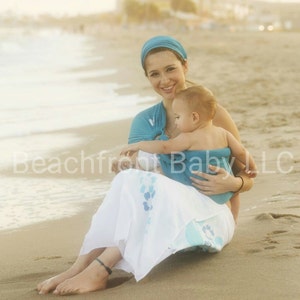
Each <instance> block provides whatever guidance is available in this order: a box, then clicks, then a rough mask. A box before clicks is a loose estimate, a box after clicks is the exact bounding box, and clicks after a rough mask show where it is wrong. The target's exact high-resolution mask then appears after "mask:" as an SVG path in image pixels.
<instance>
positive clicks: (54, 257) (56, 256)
mask: <svg viewBox="0 0 300 300" xmlns="http://www.w3.org/2000/svg"><path fill="white" fill-rule="evenodd" d="M58 258H62V256H59V255H54V256H39V257H36V258H35V259H34V260H35V261H37V260H41V259H47V260H51V259H58Z"/></svg>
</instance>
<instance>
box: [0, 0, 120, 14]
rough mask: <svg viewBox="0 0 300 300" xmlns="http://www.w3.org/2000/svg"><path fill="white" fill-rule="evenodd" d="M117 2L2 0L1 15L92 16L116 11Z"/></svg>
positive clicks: (106, 0) (100, 0) (99, 0)
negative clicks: (7, 12)
mask: <svg viewBox="0 0 300 300" xmlns="http://www.w3.org/2000/svg"><path fill="white" fill-rule="evenodd" d="M115 7H116V0H0V13H3V12H6V11H9V10H10V11H12V12H13V13H17V14H22V15H23V14H26V15H27V14H28V15H37V14H43V13H48V14H55V15H56V14H68V15H77V14H79V13H80V14H90V13H99V12H105V11H110V10H114V9H115Z"/></svg>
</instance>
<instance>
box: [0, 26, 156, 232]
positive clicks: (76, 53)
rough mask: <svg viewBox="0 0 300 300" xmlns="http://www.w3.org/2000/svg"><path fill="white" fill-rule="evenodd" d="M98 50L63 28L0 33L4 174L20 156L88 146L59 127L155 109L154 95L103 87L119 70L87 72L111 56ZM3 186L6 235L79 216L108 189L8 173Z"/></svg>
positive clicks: (0, 205)
mask: <svg viewBox="0 0 300 300" xmlns="http://www.w3.org/2000/svg"><path fill="white" fill-rule="evenodd" d="M93 47H94V43H93V41H92V37H88V36H83V35H79V34H70V33H66V32H62V31H60V30H57V29H36V28H3V27H2V28H1V29H0V70H1V76H0V173H1V170H2V171H3V170H4V169H7V168H10V167H11V166H12V165H13V164H14V159H15V158H14V157H15V156H14V154H15V153H16V152H18V153H19V152H24V153H27V154H28V158H29V159H30V158H34V157H36V156H38V155H41V156H47V153H50V152H52V151H57V150H63V149H65V148H67V147H70V146H74V145H76V144H79V143H81V142H82V140H80V139H79V138H78V137H77V136H73V135H71V134H58V133H57V134H53V133H52V131H54V130H60V129H66V128H76V127H81V126H84V125H90V124H96V123H101V122H107V121H115V120H120V119H125V118H129V117H132V116H134V115H135V114H136V113H137V112H138V111H140V110H141V109H144V108H146V107H147V106H148V105H149V104H147V102H148V101H149V99H150V98H145V97H144V98H143V97H139V96H138V95H127V96H121V95H118V93H117V89H118V88H119V87H120V86H119V85H118V84H116V83H114V82H111V83H107V82H106V83H101V78H103V77H105V76H106V75H109V74H115V73H117V72H118V70H117V69H99V70H92V69H91V68H85V66H91V65H93V64H95V63H98V62H99V61H100V62H101V60H102V59H104V57H103V55H101V53H99V56H95V54H94V52H93V51H91V50H92V48H93ZM98 52H99V51H98ZM100 52H101V51H100ZM92 53H93V54H92ZM87 78H93V79H96V80H91V81H89V80H82V79H87ZM124 84H125V85H128V84H130V82H128V83H124ZM102 150H108V149H102ZM2 173H3V172H2ZM0 182H1V184H0V230H5V229H12V228H18V227H20V226H24V225H28V224H32V223H34V222H40V221H43V220H48V219H53V218H60V217H65V216H67V215H72V214H74V213H77V212H78V209H80V207H82V205H83V204H84V203H85V201H90V200H91V199H95V198H99V197H100V195H103V193H104V192H105V190H106V189H107V186H108V183H106V182H101V179H99V180H96V181H95V182H93V181H91V180H89V181H79V180H76V179H74V180H72V179H69V180H62V179H41V178H39V179H36V178H29V177H26V178H25V177H24V178H21V177H20V176H18V177H17V176H16V177H7V176H6V177H5V176H4V175H0Z"/></svg>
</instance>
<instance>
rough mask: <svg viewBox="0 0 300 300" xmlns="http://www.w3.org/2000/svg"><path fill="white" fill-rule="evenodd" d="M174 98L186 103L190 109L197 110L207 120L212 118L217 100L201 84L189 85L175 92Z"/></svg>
mask: <svg viewBox="0 0 300 300" xmlns="http://www.w3.org/2000/svg"><path fill="white" fill-rule="evenodd" d="M175 99H181V100H183V101H184V102H186V103H187V104H188V106H189V107H190V109H191V110H192V111H195V112H198V113H199V114H201V115H202V116H203V115H204V117H206V118H207V120H212V119H213V118H214V116H215V114H216V110H217V100H216V98H215V97H214V95H213V93H212V92H211V91H210V90H209V89H207V88H205V87H203V86H201V85H197V86H191V87H188V88H187V89H184V90H181V91H180V92H178V93H177V94H176V97H175Z"/></svg>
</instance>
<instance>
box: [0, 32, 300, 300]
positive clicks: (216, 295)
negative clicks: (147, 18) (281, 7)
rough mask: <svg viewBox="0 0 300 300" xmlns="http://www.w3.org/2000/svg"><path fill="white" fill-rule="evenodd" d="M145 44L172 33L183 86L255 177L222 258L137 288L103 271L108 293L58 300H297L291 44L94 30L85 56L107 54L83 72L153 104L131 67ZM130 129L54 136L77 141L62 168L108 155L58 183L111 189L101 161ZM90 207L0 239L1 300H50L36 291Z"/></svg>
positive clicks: (297, 73)
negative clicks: (213, 116)
mask: <svg viewBox="0 0 300 300" xmlns="http://www.w3.org/2000/svg"><path fill="white" fill-rule="evenodd" d="M156 34H172V35H174V36H175V37H176V38H178V39H179V40H180V41H181V42H182V44H183V45H184V46H185V47H186V50H187V53H188V57H189V67H190V69H189V76H188V77H189V79H190V80H192V81H194V82H197V83H201V84H203V85H205V86H207V87H208V88H210V89H211V90H212V91H213V92H214V94H215V95H216V96H217V98H218V101H219V102H220V103H221V104H222V105H223V106H224V107H225V108H226V109H228V111H229V112H230V114H231V116H232V118H233V119H234V121H235V122H236V124H237V125H238V128H239V130H240V135H241V140H242V142H243V143H244V145H245V146H246V147H247V148H248V149H249V151H250V152H251V153H252V154H253V156H254V158H255V159H256V161H257V165H258V170H259V175H258V177H257V178H256V179H255V185H254V187H253V188H252V190H251V191H249V192H246V193H243V194H242V195H241V210H240V215H239V219H238V225H237V228H236V233H235V236H234V238H233V240H232V242H231V243H230V244H229V245H228V246H227V247H225V248H224V250H223V251H222V252H221V253H219V254H199V253H193V254H191V253H189V254H187V253H185V254H183V253H181V254H177V255H174V256H172V257H170V258H169V259H167V260H166V261H164V262H163V263H162V264H160V265H159V266H157V267H156V268H154V269H153V270H152V272H151V273H150V274H149V275H148V276H147V277H146V278H145V279H144V280H142V281H141V282H138V283H136V282H135V280H134V279H133V278H132V276H131V275H130V274H127V273H124V272H121V271H119V270H114V272H113V274H112V276H111V278H110V280H109V288H108V289H107V290H105V291H100V292H94V293H90V294H87V295H79V296H66V297H64V299H65V298H66V299H69V298H70V299H71V297H72V299H73V298H74V299H122V300H123V299H124V300H126V299H142V300H144V299H146V300H148V299H149V300H150V299H182V298H183V297H185V298H186V299H195V300H196V299H222V300H224V299H225V300H227V299H228V300H229V299H230V300H233V299H237V300H241V299H242V300H244V299H249V300H250V299H251V300H253V299H266V300H268V299H276V300H277V299H291V300H292V299H299V298H300V285H299V278H300V268H299V266H300V204H299V199H300V188H299V184H300V178H299V173H300V168H299V166H300V150H299V142H300V134H299V133H300V122H299V119H300V110H299V104H300V97H299V95H300V60H299V48H300V47H299V46H300V39H299V36H300V33H292V32H288V33H284V32H272V33H268V32H264V33H261V32H205V31H204V32H202V31H191V32H178V31H177V32H170V31H165V32H164V31H162V30H159V31H155V30H145V29H144V30H137V29H126V30H125V29H119V28H112V29H111V31H110V32H109V33H105V31H104V32H100V31H99V32H97V33H94V36H95V42H94V50H93V51H95V55H96V54H97V49H98V47H100V46H101V47H102V48H103V45H105V47H106V49H107V53H106V55H105V57H104V60H103V61H101V62H99V65H97V64H95V65H94V66H93V68H95V69H97V68H116V69H118V73H117V74H112V75H109V76H106V77H101V79H99V80H101V82H106V81H107V82H111V81H112V79H113V80H114V82H117V83H120V84H127V85H128V86H127V87H124V88H122V89H120V90H118V91H117V92H118V93H121V94H139V95H141V96H152V97H156V95H155V94H154V92H153V90H152V89H151V87H150V85H149V83H148V81H147V79H146V78H145V76H144V74H143V70H142V68H141V66H140V60H139V53H140V48H141V46H142V44H143V43H144V41H145V40H146V39H147V38H149V37H151V36H153V35H156ZM85 80H88V79H85ZM157 101H159V98H157ZM152 103H154V102H149V106H150V105H151V104H152ZM130 122H131V120H124V121H118V122H111V123H105V124H99V125H91V126H86V127H82V128H80V129H69V130H65V131H64V132H66V133H72V134H75V135H78V137H82V138H84V140H85V141H88V142H85V143H84V144H82V145H79V146H76V147H73V148H70V149H66V151H64V152H62V153H55V155H58V156H60V157H62V159H63V157H64V156H68V155H69V156H73V157H78V159H79V158H80V152H81V151H85V153H88V154H91V155H92V154H95V155H96V154H97V153H99V152H100V151H101V150H103V149H111V151H110V152H109V153H107V154H106V155H107V159H106V160H105V164H107V165H104V167H103V168H102V172H89V171H86V172H85V173H84V174H82V173H79V174H72V175H68V174H67V172H62V174H61V175H57V177H59V176H60V177H66V178H67V177H68V176H71V177H72V178H77V179H78V180H80V179H81V178H88V179H94V178H99V177H100V178H101V179H103V180H111V179H112V178H113V174H112V173H110V172H109V166H108V162H109V157H113V156H114V155H116V154H117V153H118V149H120V147H121V146H122V145H124V144H126V142H127V134H128V131H129V127H130ZM56 133H57V132H53V134H56ZM6 175H7V176H10V175H12V174H11V172H10V171H9V170H8V171H7V173H6ZM23 176H28V177H30V176H32V175H30V174H29V175H26V174H24V175H23ZM43 176H45V177H47V176H50V174H43ZM101 201H102V198H101V197H99V199H95V200H94V201H93V202H88V204H87V205H86V206H85V209H84V210H83V211H82V212H81V213H80V214H78V215H76V216H74V217H70V218H64V219H60V220H54V221H47V222H42V223H39V224H35V225H31V226H27V227H23V228H21V229H18V230H10V231H1V232H0V245H1V252H0V266H1V268H0V288H1V289H0V299H1V300H14V299H15V300H20V299H22V300H33V299H53V298H55V296H53V295H51V294H50V295H46V296H39V295H38V294H37V292H36V290H35V289H36V285H37V283H38V282H40V281H42V280H44V279H46V278H48V277H50V276H53V275H55V274H57V273H59V272H61V271H64V270H65V269H67V268H68V267H69V266H70V264H72V262H73V261H74V259H75V258H76V256H77V254H78V252H79V249H80V246H81V242H82V240H83V237H84V234H85V233H86V231H87V229H88V228H89V224H90V221H91V217H92V215H93V213H94V212H95V211H96V209H97V208H98V206H99V205H100V204H101Z"/></svg>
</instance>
